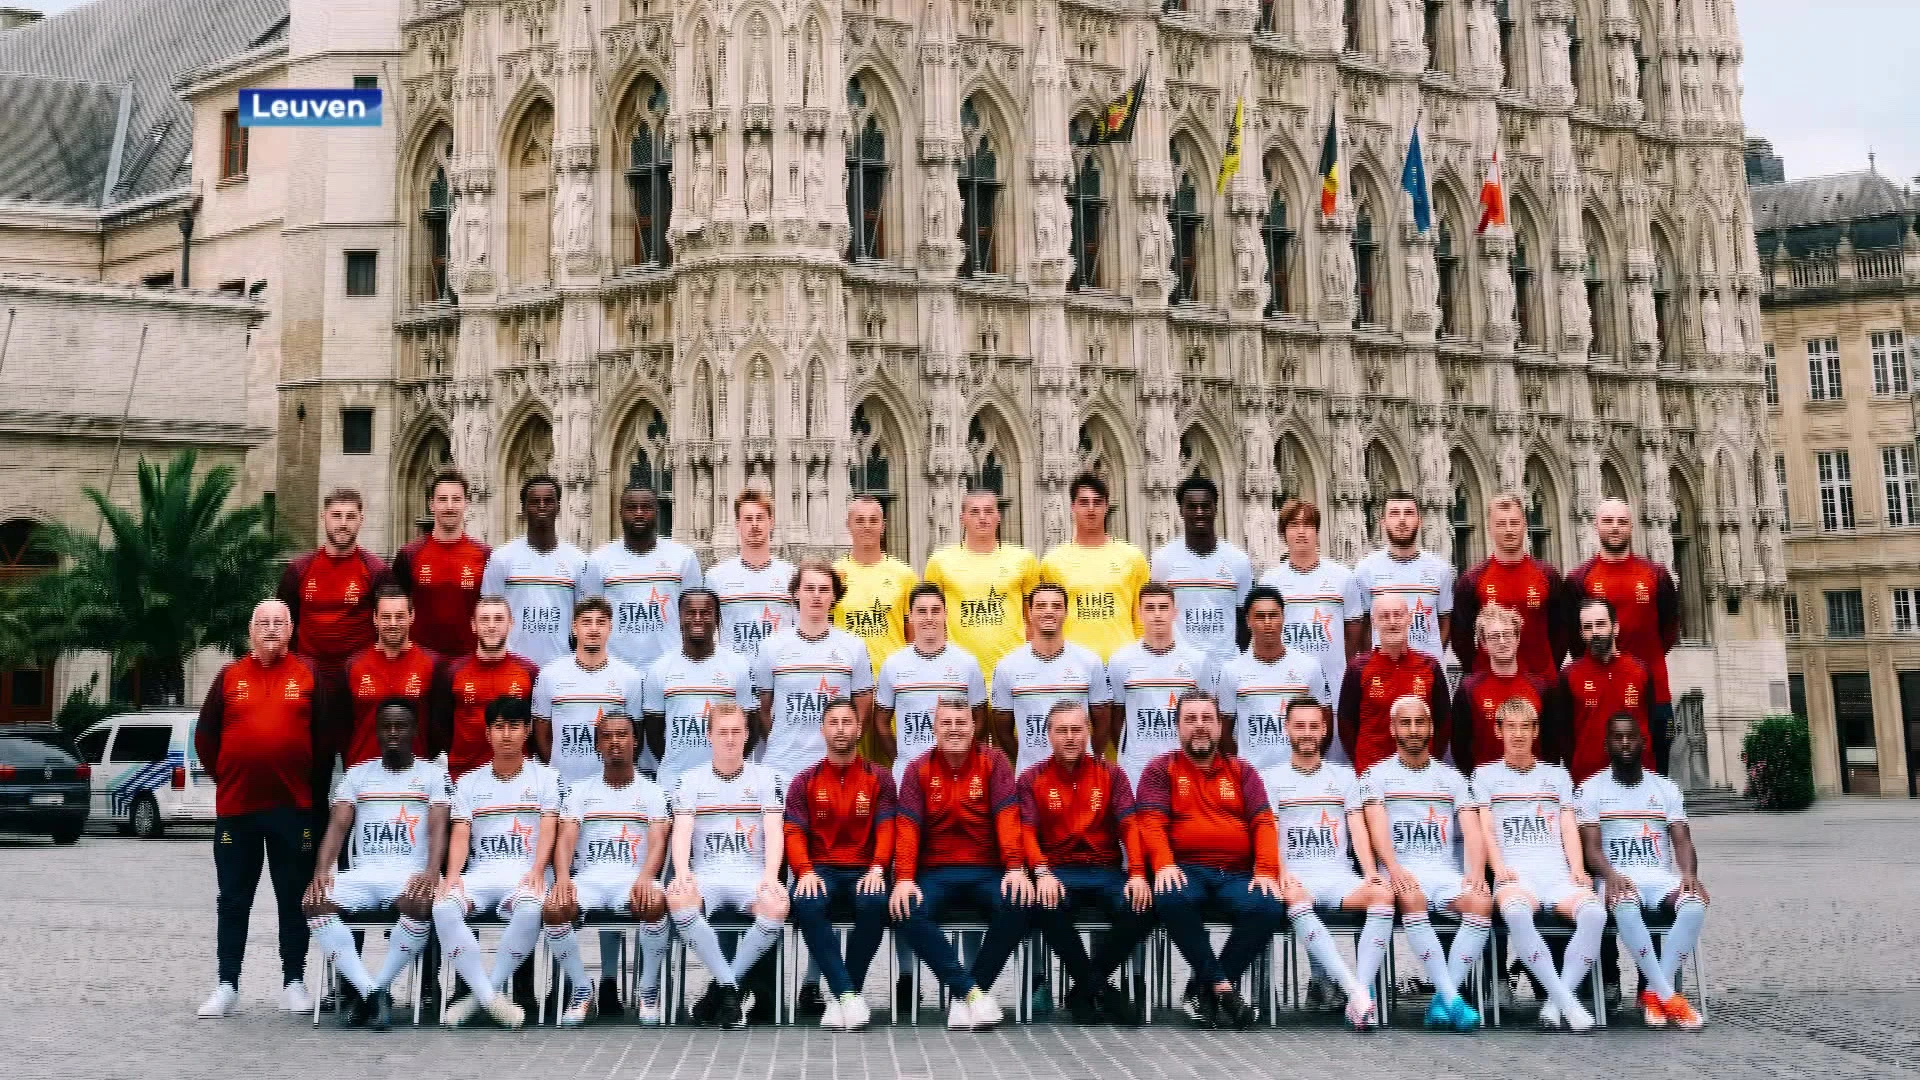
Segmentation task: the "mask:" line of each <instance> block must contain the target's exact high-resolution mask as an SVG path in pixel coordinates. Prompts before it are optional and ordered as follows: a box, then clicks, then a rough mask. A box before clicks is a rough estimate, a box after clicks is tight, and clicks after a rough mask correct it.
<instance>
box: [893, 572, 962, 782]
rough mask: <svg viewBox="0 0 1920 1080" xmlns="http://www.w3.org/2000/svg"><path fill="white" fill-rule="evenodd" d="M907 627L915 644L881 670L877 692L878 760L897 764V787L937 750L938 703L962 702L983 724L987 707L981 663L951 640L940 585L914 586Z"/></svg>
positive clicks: (898, 653) (904, 648)
mask: <svg viewBox="0 0 1920 1080" xmlns="http://www.w3.org/2000/svg"><path fill="white" fill-rule="evenodd" d="M907 625H908V628H909V629H911V630H912V632H913V641H912V642H911V643H910V644H908V645H906V646H905V647H903V648H900V649H897V650H895V651H894V653H893V655H892V656H889V657H887V659H886V662H885V663H883V664H881V665H880V674H879V675H878V676H876V677H875V680H874V691H873V701H874V706H875V707H874V710H873V742H874V745H875V746H877V747H879V748H880V751H881V757H880V760H883V761H886V760H890V761H892V762H893V779H894V783H895V784H898V783H899V782H900V778H901V777H902V776H904V775H906V771H907V766H909V765H911V764H913V763H914V762H915V761H916V760H918V759H919V758H920V756H921V755H923V754H925V753H926V752H927V751H929V750H932V749H933V706H934V704H935V703H936V702H938V701H939V700H940V699H941V698H943V697H960V698H964V699H966V701H967V703H968V704H970V705H971V706H972V707H973V709H974V714H975V718H976V719H984V714H985V711H986V704H987V686H986V678H985V676H984V675H983V674H982V673H981V671H980V662H979V661H978V660H975V659H974V658H973V654H972V653H969V652H967V651H966V650H965V649H963V648H961V647H960V646H958V645H955V644H954V643H953V642H951V641H949V640H947V599H946V597H945V596H942V595H941V593H940V586H938V585H935V584H933V583H932V582H930V581H923V582H921V583H920V584H918V585H915V586H914V587H913V593H912V595H910V596H909V597H908V599H907ZM981 727H982V728H984V727H985V725H984V724H982V725H981Z"/></svg>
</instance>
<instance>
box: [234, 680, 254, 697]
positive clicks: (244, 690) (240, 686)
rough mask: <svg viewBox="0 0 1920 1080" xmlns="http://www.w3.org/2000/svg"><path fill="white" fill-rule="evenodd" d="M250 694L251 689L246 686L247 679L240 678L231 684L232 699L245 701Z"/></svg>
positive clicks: (251, 694) (251, 693) (251, 692)
mask: <svg viewBox="0 0 1920 1080" xmlns="http://www.w3.org/2000/svg"><path fill="white" fill-rule="evenodd" d="M252 696H253V691H252V689H250V688H249V687H248V686H247V680H245V679H240V680H238V681H236V682H235V683H234V684H233V700H235V701H246V700H248V699H249V698H251V697H252Z"/></svg>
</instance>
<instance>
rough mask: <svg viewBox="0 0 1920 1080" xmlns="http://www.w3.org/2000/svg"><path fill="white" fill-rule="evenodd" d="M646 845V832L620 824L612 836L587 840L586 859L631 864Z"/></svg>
mask: <svg viewBox="0 0 1920 1080" xmlns="http://www.w3.org/2000/svg"><path fill="white" fill-rule="evenodd" d="M646 847H647V834H646V833H645V832H644V831H640V830H636V829H634V828H633V827H631V826H629V825H621V826H620V831H619V832H618V833H615V834H614V835H612V836H602V837H599V838H597V839H593V840H589V841H587V852H586V854H587V861H588V862H590V863H620V864H621V865H624V866H631V865H633V864H635V863H638V862H639V861H640V859H641V856H642V854H643V853H644V852H645V850H646Z"/></svg>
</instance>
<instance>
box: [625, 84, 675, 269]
mask: <svg viewBox="0 0 1920 1080" xmlns="http://www.w3.org/2000/svg"><path fill="white" fill-rule="evenodd" d="M666 117H667V91H666V89H665V88H664V87H661V86H657V85H656V86H655V87H654V88H653V92H652V93H651V94H649V95H647V99H646V104H645V107H644V108H643V110H642V112H641V114H640V116H639V118H638V119H637V120H635V122H634V125H633V137H632V138H631V139H630V140H628V144H627V195H628V198H629V199H630V200H631V201H632V204H633V205H632V210H633V256H632V258H633V262H632V265H634V266H667V265H669V264H671V263H672V261H673V253H672V252H671V251H670V250H668V248H667V223H668V222H669V221H670V220H671V219H672V217H673V144H672V143H671V142H669V141H668V140H667V131H666Z"/></svg>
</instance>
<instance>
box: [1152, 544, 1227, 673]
mask: <svg viewBox="0 0 1920 1080" xmlns="http://www.w3.org/2000/svg"><path fill="white" fill-rule="evenodd" d="M1149 565H1150V569H1151V570H1152V572H1153V580H1155V581H1158V582H1161V583H1163V584H1165V585H1166V586H1167V587H1168V588H1170V589H1172V590H1173V606H1174V623H1173V632H1174V635H1175V636H1176V637H1178V638H1179V639H1180V643H1181V644H1182V645H1188V646H1191V647H1193V648H1195V649H1198V650H1200V651H1201V652H1203V653H1206V654H1207V657H1208V659H1210V660H1212V661H1213V662H1214V663H1215V664H1220V663H1224V662H1225V661H1227V660H1228V659H1230V658H1231V657H1232V656H1233V654H1234V631H1235V629H1236V627H1237V624H1238V614H1239V611H1240V605H1242V604H1244V603H1246V601H1247V592H1248V591H1249V590H1251V589H1252V588H1253V563H1252V562H1251V561H1249V560H1248V559H1247V553H1246V552H1244V551H1241V550H1240V549H1239V548H1237V547H1234V546H1233V545H1232V544H1229V543H1227V542H1226V541H1225V540H1221V541H1218V542H1216V543H1215V545H1214V549H1213V550H1212V551H1209V552H1207V553H1206V554H1205V555H1200V554H1197V553H1195V552H1194V551H1193V550H1192V549H1191V548H1189V547H1187V543H1186V541H1185V540H1175V541H1173V542H1171V543H1169V544H1166V545H1163V546H1162V547H1161V548H1160V550H1159V551H1156V552H1154V553H1153V561H1152V563H1151V564H1149Z"/></svg>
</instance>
